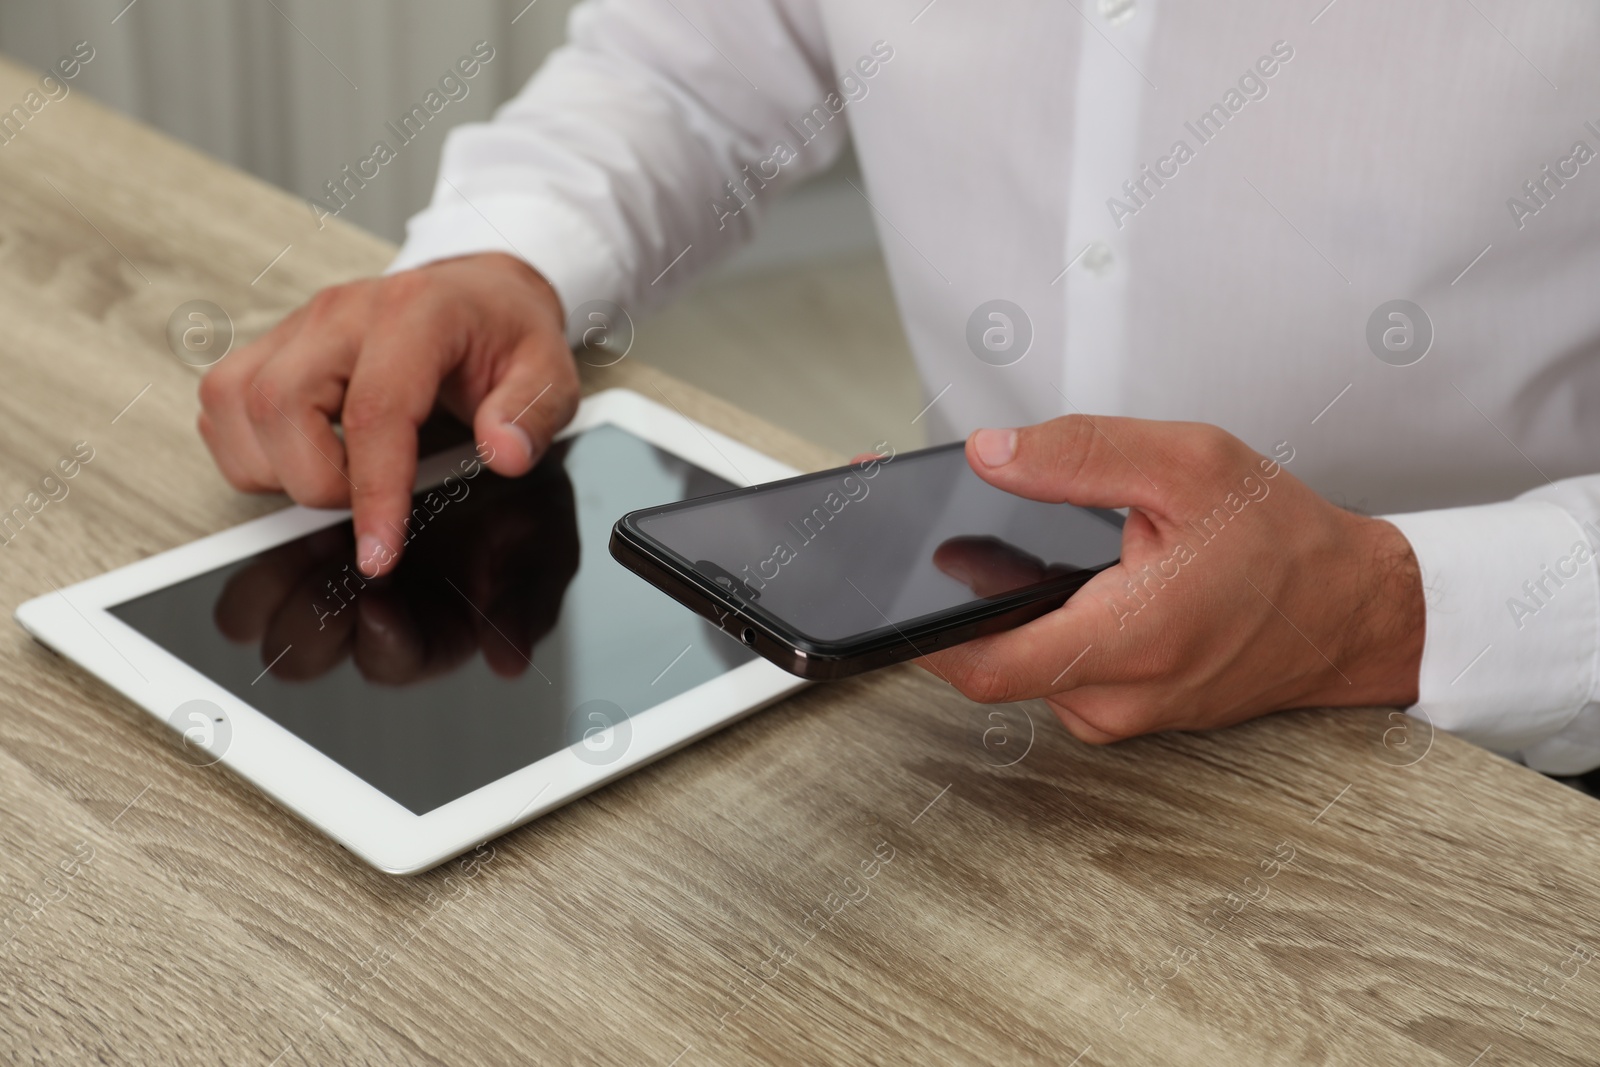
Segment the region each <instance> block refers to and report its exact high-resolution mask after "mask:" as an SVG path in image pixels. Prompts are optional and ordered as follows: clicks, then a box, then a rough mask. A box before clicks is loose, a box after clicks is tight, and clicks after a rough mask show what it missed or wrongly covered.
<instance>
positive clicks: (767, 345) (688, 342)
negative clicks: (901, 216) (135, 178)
mask: <svg viewBox="0 0 1600 1067" xmlns="http://www.w3.org/2000/svg"><path fill="white" fill-rule="evenodd" d="M574 6H576V0H533V2H531V3H530V2H529V0H432V2H429V0H342V2H340V3H327V2H324V0H132V2H131V3H130V2H129V0H51V2H45V0H0V54H3V55H4V56H5V57H7V58H9V59H11V60H12V61H14V62H17V63H20V64H23V65H25V66H28V67H32V68H34V69H43V68H45V67H48V66H49V65H50V64H52V63H53V62H55V60H56V59H57V58H59V57H60V56H61V55H63V54H66V53H68V52H70V51H71V48H72V46H73V44H75V43H76V42H78V41H85V40H86V41H88V42H89V43H90V44H91V45H93V47H94V49H95V58H94V61H93V62H92V63H90V64H88V65H87V66H85V67H84V68H83V73H82V74H81V75H80V76H79V77H78V78H77V79H76V80H75V81H74V82H73V83H72V89H73V91H74V92H79V91H81V92H84V93H86V94H88V95H90V96H92V97H94V98H95V99H97V100H98V101H100V102H101V103H103V104H106V105H108V106H110V107H112V108H114V109H116V110H118V111H121V112H123V113H125V114H127V115H130V116H132V117H134V118H137V119H139V120H141V121H143V122H145V123H147V124H149V125H151V126H154V127H156V128H157V129H160V130H162V131H164V132H165V133H167V134H169V135H171V136H172V137H175V138H177V139H179V140H182V141H185V142H187V143H189V144H190V145H193V146H194V147H196V148H198V149H200V150H201V151H203V152H206V153H207V154H209V155H212V156H214V157H216V158H218V159H221V160H223V161H225V162H227V163H230V164H232V165H233V166H235V167H238V168H239V169H241V170H244V171H247V172H249V173H251V174H253V175H255V176H257V177H259V178H261V179H263V180H265V181H267V182H270V183H272V184H273V185H276V186H278V187H280V188H282V189H285V190H287V191H288V192H290V193H293V194H294V195H296V196H300V197H311V196H313V195H319V194H321V190H322V186H323V183H324V182H327V181H329V180H330V179H331V178H333V177H334V176H335V175H336V174H337V173H338V172H339V170H340V168H342V167H344V166H345V165H346V164H349V163H352V162H353V161H354V160H356V159H357V158H360V156H363V155H365V154H366V152H367V150H368V149H369V148H370V146H371V144H372V142H373V141H374V140H375V139H377V138H378V137H379V136H381V135H382V134H383V127H384V124H385V123H386V122H389V121H391V120H392V119H394V118H395V116H397V115H399V114H401V113H403V112H404V111H406V110H407V109H409V108H410V107H411V106H412V105H413V104H414V103H416V101H417V100H418V99H420V98H421V96H422V95H423V94H424V93H425V92H426V91H427V90H428V88H430V87H431V86H432V85H434V83H436V82H437V81H438V79H439V77H440V75H441V74H443V73H444V72H445V71H446V69H447V68H448V67H450V66H451V64H453V63H454V62H455V61H456V59H457V58H458V57H460V56H462V55H465V54H467V53H468V52H469V51H470V50H471V47H472V45H473V44H475V43H476V42H478V41H487V42H489V44H491V45H492V46H493V47H494V49H495V57H494V60H493V62H491V63H489V64H488V65H486V66H485V67H484V68H483V71H482V73H481V74H480V75H479V76H478V77H477V78H475V79H474V80H473V81H472V82H471V83H469V84H470V88H471V91H470V93H469V95H468V96H467V97H466V98H465V99H463V100H461V101H459V102H452V103H451V104H450V105H449V106H448V107H447V108H446V109H445V110H444V111H443V112H441V113H440V115H439V116H438V118H437V119H435V120H434V121H432V122H430V123H429V124H428V125H427V127H426V128H425V129H424V130H423V131H422V133H421V134H420V136H418V137H417V139H416V140H414V141H413V142H411V143H410V144H409V145H408V146H407V148H406V150H405V151H402V152H400V153H399V156H398V158H396V159H395V160H394V162H392V163H390V164H388V165H386V166H385V167H384V168H383V171H382V174H381V175H380V178H379V179H378V180H375V181H373V182H371V183H370V184H369V186H368V187H367V188H366V189H363V190H362V192H361V196H359V197H357V198H356V199H354V200H353V201H352V203H351V205H350V207H349V208H348V209H347V210H345V211H343V212H342V213H341V214H340V218H342V219H344V220H345V221H348V222H351V223H352V224H354V225H357V226H360V227H363V228H365V229H367V230H369V231H371V232H373V233H375V234H377V235H379V236H381V237H383V238H385V239H387V240H390V241H393V242H396V243H398V242H399V241H400V240H401V239H402V237H403V236H404V233H405V220H406V219H407V218H408V217H409V216H410V215H411V214H413V213H414V212H416V211H417V210H419V209H420V208H421V207H422V206H423V205H424V204H426V203H427V200H428V197H429V194H430V192H431V191H432V188H433V183H434V176H435V172H436V170H437V167H438V162H439V150H440V146H441V145H442V143H443V138H444V134H445V131H446V130H447V129H448V128H449V127H450V126H452V125H455V124H457V123H461V122H478V121H483V120H486V119H488V118H489V117H490V115H491V114H492V113H493V111H494V109H495V108H496V107H498V106H499V105H500V104H501V103H502V102H504V101H505V100H506V99H508V98H509V97H511V96H512V95H514V94H515V93H516V92H517V90H518V89H520V88H521V87H522V85H523V84H524V83H525V82H526V81H527V79H528V78H529V77H530V76H531V75H532V74H533V72H534V71H535V70H536V69H538V67H539V64H540V63H541V62H543V60H544V58H545V56H546V55H548V54H549V53H550V51H551V50H553V49H555V48H557V47H559V46H560V45H561V43H562V42H563V40H564V39H565V35H566V20H567V15H568V13H569V12H570V11H571V9H572V8H573V7H574ZM854 173H855V162H854V159H853V157H852V156H851V155H850V154H849V153H846V156H845V158H844V159H842V160H841V161H840V163H839V165H838V166H836V167H834V168H833V170H832V171H830V172H829V173H827V174H825V175H822V176H821V177H819V178H817V179H816V180H814V181H812V182H810V183H809V184H807V185H806V186H803V187H801V188H800V189H798V190H796V191H795V192H794V193H793V194H792V195H790V196H789V197H788V198H786V199H785V200H782V201H779V202H778V203H777V204H776V205H775V206H774V208H773V210H772V211H771V213H770V214H769V215H768V216H767V219H766V224H765V226H764V227H763V228H762V231H761V232H760V233H759V234H758V235H757V238H756V240H755V241H754V242H753V243H752V244H750V245H748V246H746V247H745V248H744V249H743V250H742V251H741V252H739V253H738V254H737V255H736V256H735V257H733V258H732V259H730V260H728V261H726V262H724V263H723V264H722V265H720V266H719V267H717V268H715V269H714V270H713V271H712V272H710V273H709V274H707V275H706V276H704V277H702V278H701V279H700V280H699V282H698V283H697V285H696V286H695V287H694V288H693V289H692V290H691V291H690V292H689V293H688V294H687V296H686V298H685V299H683V300H680V301H679V302H677V303H675V304H674V305H672V306H671V307H669V308H668V309H666V310H665V311H663V312H661V313H659V314H657V315H656V316H655V317H653V318H652V319H651V320H649V321H647V322H643V323H640V324H639V333H638V341H637V342H636V345H635V348H634V351H633V357H636V358H639V359H642V360H644V361H646V362H650V363H653V364H655V365H658V366H660V367H662V368H663V369H665V370H667V371H669V372H671V373H674V374H676V375H678V376H679V377H681V378H684V379H685V380H687V381H690V382H692V383H693V384H695V385H698V386H700V387H701V388H704V389H707V390H708V391H711V392H714V393H717V394H718V395H721V396H724V397H726V398H728V399H729V400H732V401H733V402H735V403H738V404H740V405H741V406H744V407H746V408H747V409H749V410H751V411H753V412H755V413H756V414H759V415H762V416H763V417H765V418H767V419H769V420H770V421H773V422H775V423H778V424H780V425H783V426H786V427H788V428H789V429H792V430H794V431H796V432H798V433H800V434H801V435H803V436H805V437H807V438H809V439H810V440H813V441H816V442H817V443H818V444H822V445H826V446H828V447H830V448H833V449H834V450H836V451H838V452H841V453H844V454H846V455H852V454H855V453H857V452H860V451H862V450H864V449H865V448H867V447H868V446H869V445H870V444H871V443H872V442H873V441H874V440H877V439H879V438H880V437H882V436H883V435H884V430H885V428H886V427H885V423H886V419H885V413H894V416H895V417H893V423H894V425H893V426H892V429H893V431H894V435H893V439H894V440H895V441H896V442H897V444H898V443H900V442H904V443H905V446H907V447H912V446H915V445H916V444H918V443H920V441H921V439H920V437H913V436H912V435H913V434H916V433H917V432H918V431H919V430H920V427H921V424H920V423H919V424H916V425H910V424H909V420H910V418H911V417H912V416H913V415H915V414H916V413H917V412H918V411H919V410H920V409H921V408H922V405H923V402H924V400H923V397H922V393H921V388H920V386H919V384H918V381H917V378H916V376H915V371H914V369H913V366H912V363H911V356H910V352H909V350H908V349H907V347H906V342H905V338H904V336H903V334H902V333H901V330H900V325H899V319H898V315H897V312H896V308H895V304H894V299H893V295H892V293H891V291H890V289H889V283H888V279H887V277H886V275H885V274H884V269H883V262H882V258H881V256H880V254H879V252H878V245H877V238H876V231H875V229H874V220H873V217H872V213H871V209H870V208H869V207H868V206H867V203H866V201H865V200H863V199H862V197H861V195H860V194H859V193H857V192H856V191H855V190H854V189H853V188H851V186H850V184H849V182H848V181H847V180H846V179H847V178H848V177H850V176H852V175H853V174H854ZM631 358H632V357H631ZM796 366H804V367H805V368H806V373H805V374H803V375H796V374H792V373H790V372H789V368H793V367H796ZM900 413H904V417H903V418H900V417H898V415H899V414H900Z"/></svg>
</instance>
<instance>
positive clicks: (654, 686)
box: [16, 390, 804, 874]
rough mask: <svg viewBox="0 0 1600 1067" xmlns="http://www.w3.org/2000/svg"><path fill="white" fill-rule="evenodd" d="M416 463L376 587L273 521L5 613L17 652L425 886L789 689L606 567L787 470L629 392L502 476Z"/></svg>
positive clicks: (790, 683)
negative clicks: (628, 515)
mask: <svg viewBox="0 0 1600 1067" xmlns="http://www.w3.org/2000/svg"><path fill="white" fill-rule="evenodd" d="M480 459H481V457H480V456H479V455H478V454H477V453H476V452H475V450H474V449H473V446H471V445H465V446H462V447H461V448H459V449H456V450H453V451H450V452H446V453H443V454H440V455H436V456H431V457H429V458H427V459H425V460H424V461H423V462H422V464H421V467H420V469H419V473H418V478H417V491H416V495H415V497H414V498H413V511H412V514H411V517H410V518H409V519H408V520H407V522H406V524H405V527H404V529H403V530H401V529H398V528H397V530H396V540H399V539H400V537H401V536H404V538H405V541H406V549H405V553H404V555H403V556H402V559H401V562H400V564H399V566H398V567H396V568H395V570H394V571H393V572H391V573H390V574H388V575H385V576H384V577H383V578H380V579H367V578H365V577H364V575H363V574H362V572H361V569H360V568H359V567H357V566H356V560H355V556H354V540H353V535H352V532H351V524H350V521H349V512H348V511H325V510H313V509H309V508H301V507H291V508H288V509H286V510H284V511H280V512H277V513H275V514H272V515H268V516H265V517H264V518H261V519H257V520H255V521H253V522H248V523H245V524H244V525H242V526H237V527H234V528H233V529H231V530H227V531H224V532H222V533H219V534H216V535H214V536H211V537H207V538H204V539H203V540H200V541H196V542H195V543H193V544H190V545H185V546H183V547H181V548H177V549H174V550H172V551H170V552H164V553H161V554H160V555H157V556H153V557H151V558H149V559H146V560H143V561H141V562H139V563H135V564H133V565H131V566H128V567H123V568H121V569H120V570H116V571H112V572H111V573H109V574H104V575H101V576H100V577H98V578H92V579H90V580H89V581H86V582H81V583H79V584H77V585H73V586H70V587H67V588H58V589H55V590H53V591H51V592H49V593H47V594H45V595H43V596H40V597H38V598H37V599H34V600H30V601H28V602H27V603H26V604H23V605H22V606H21V607H20V608H18V609H17V613H16V618H17V621H18V622H19V623H20V624H21V625H22V626H23V628H24V629H26V630H27V631H28V632H29V633H30V634H32V635H33V636H34V637H35V638H37V639H38V640H39V641H41V642H43V643H44V644H45V645H47V646H49V647H50V648H52V649H54V650H55V651H57V652H59V653H60V654H61V655H63V656H65V657H67V658H68V659H71V660H72V661H74V662H75V663H78V664H79V665H81V666H83V667H84V668H85V669H87V670H88V671H90V672H91V673H92V674H94V675H96V676H97V677H99V678H100V679H102V680H103V681H105V682H106V683H107V684H109V685H110V686H112V687H113V688H114V689H117V690H118V691H120V692H121V693H123V694H124V695H126V696H127V697H129V698H130V699H131V700H133V701H134V702H135V703H137V704H138V705H140V706H141V707H143V708H144V709H145V710H146V711H148V712H150V713H151V714H152V715H155V716H156V717H157V718H159V719H161V720H163V721H164V722H167V723H169V724H170V725H172V726H173V728H174V730H175V736H177V737H179V738H180V739H181V744H180V745H179V747H178V751H179V752H180V753H182V754H183V755H184V757H185V758H187V759H188V761H189V762H191V763H193V764H196V765H206V764H210V763H215V762H220V763H223V764H225V765H227V766H228V767H229V768H231V769H232V770H234V771H235V772H237V773H238V774H240V775H242V776H243V777H245V778H246V779H248V780H250V781H251V782H252V783H254V784H255V785H256V786H258V787H259V788H260V789H262V790H263V791H264V792H266V793H267V794H269V795H270V796H272V797H273V798H275V799H276V800H277V801H278V802H279V803H281V804H282V805H283V806H285V807H287V808H288V809H289V810H291V811H293V812H295V813H296V814H298V815H300V816H301V817H302V818H304V819H305V820H306V821H307V822H309V823H311V824H312V825H313V826H315V827H317V828H318V829H320V830H322V831H323V832H324V833H326V834H328V836H330V837H332V838H333V839H334V840H335V841H338V842H339V843H340V844H342V845H344V846H345V847H347V848H348V849H350V850H351V851H352V852H354V853H355V854H356V855H358V856H360V857H361V858H362V859H364V860H366V861H367V862H368V863H370V864H372V865H373V866H375V867H377V868H379V869H380V870H383V871H387V872H390V873H393V874H410V873H416V872H419V871H423V870H426V869H428V868H429V867H432V866H434V865H436V864H438V863H441V862H443V861H444V860H447V859H449V858H451V857H453V856H455V855H457V854H459V853H461V852H464V851H466V850H467V849H470V848H472V847H474V846H476V845H478V844H480V843H481V842H483V841H485V840H487V839H488V838H490V837H493V836H495V835H497V834H501V833H504V832H505V831H507V830H509V829H511V828H512V827H514V826H517V825H520V824H521V823H524V822H527V821H529V820H531V819H534V818H536V817H538V816H539V815H541V814H543V813H544V812H547V811H550V810H551V809H552V808H556V807H559V806H560V805H562V804H564V803H566V802H567V801H569V800H572V799H574V798H576V797H578V796H581V795H582V794H584V793H586V792H588V791H589V790H591V789H595V788H597V787H598V786H600V785H603V784H604V783H606V782H608V781H611V780H612V779H614V778H617V777H619V776H621V775H623V774H626V773H627V772H628V771H630V770H632V769H634V768H635V767H638V766H640V765H641V764H644V763H647V762H649V761H650V760H653V759H656V758H657V757H659V756H662V755H664V754H666V753H668V752H670V751H672V750H673V749H675V748H678V747H680V746H682V745H685V744H687V743H689V742H691V741H693V740H695V739H696V738H699V737H702V736H704V735H706V734H708V733H710V732H711V731H713V730H716V729H718V728H719V727H722V726H725V725H727V724H728V723H730V722H732V721H734V720H735V719H738V718H740V717H742V716H744V715H747V714H749V713H750V712H752V711H755V710H756V709H758V708H761V707H763V706H765V705H766V704H769V703H771V702H773V701H775V700H777V699H779V698H781V697H783V696H785V695H786V694H788V693H790V692H793V691H794V690H795V689H797V688H799V687H800V686H801V685H803V684H804V683H803V682H801V681H800V680H799V679H796V678H794V677H793V676H791V675H789V674H787V673H785V672H784V671H782V670H779V669H778V668H777V667H774V666H772V665H771V664H770V663H768V662H766V661H765V660H762V659H759V658H757V657H756V656H755V655H754V654H753V653H751V652H750V651H749V650H748V649H746V648H744V647H743V646H742V645H741V644H739V642H738V641H737V639H735V638H733V637H730V636H729V635H727V634H725V633H722V632H720V631H719V630H718V629H717V628H716V627H714V626H713V625H712V624H710V623H709V622H706V621H704V620H701V619H699V618H697V617H696V616H694V615H693V614H691V613H690V612H687V611H685V610H683V608H681V607H680V606H678V605H677V604H676V603H674V602H673V601H672V600H671V599H670V598H668V597H667V596H666V595H665V594H664V593H661V592H659V591H658V590H656V589H655V588H654V587H652V586H651V585H649V584H648V583H646V582H644V581H642V580H640V579H639V578H637V577H635V576H634V575H632V574H630V573H629V572H628V571H627V570H626V569H624V568H623V567H622V566H621V565H620V564H618V563H616V562H615V561H614V560H612V558H611V557H610V554H609V553H608V552H607V548H606V542H607V539H608V537H609V536H610V533H611V527H612V524H613V523H614V522H615V521H616V520H617V518H618V517H619V516H621V515H622V514H623V513H625V512H628V511H631V510H634V509H636V508H640V507H647V506H650V505H654V504H661V503H665V502H668V501H672V500H682V499H688V498H691V497H694V496H699V495H704V494H707V493H713V492H720V491H724V490H727V489H731V488H735V487H738V486H742V485H748V484H751V483H753V482H757V481H767V480H770V479H773V478H781V477H786V476H789V475H791V474H793V473H794V471H793V470H792V469H791V468H789V467H786V466H785V465H783V464H781V463H778V462H777V461H775V460H773V459H771V458H769V457H767V456H764V455H762V454H760V453H758V452H756V451H754V450H753V449H750V448H748V447H746V446H744V445H742V444H740V443H738V442H737V441H734V440H732V439H731V438H728V437H725V436H723V435H722V434H719V433H717V432H716V431H714V430H711V429H709V428H707V427H704V426H700V425H698V424H696V423H694V422H692V421H690V420H689V419H688V418H686V417H685V416H684V415H682V414H680V413H679V412H677V411H674V410H672V409H671V408H665V407H662V406H660V405H658V404H656V403H654V402H652V401H650V400H647V399H646V398H644V397H642V396H639V395H638V394H635V393H631V392H627V391H624V390H610V391H607V392H604V393H599V394H597V395H595V396H591V397H589V398H587V399H586V400H584V401H583V403H582V405H581V406H580V408H579V411H578V415H577V418H576V419H575V420H574V421H573V422H572V424H571V425H570V426H569V427H568V428H567V429H566V431H565V432H563V433H562V435H561V436H560V437H559V438H557V441H556V443H555V444H554V445H553V446H552V448H551V450H550V452H549V454H548V455H547V456H546V457H545V458H544V460H543V461H542V462H541V463H540V464H539V465H538V467H536V468H535V469H534V470H533V471H532V472H530V473H529V474H528V475H526V476H524V477H522V478H515V479H508V478H501V477H499V476H498V475H496V474H494V473H493V472H491V471H490V470H488V469H487V468H486V467H484V466H483V464H482V462H480Z"/></svg>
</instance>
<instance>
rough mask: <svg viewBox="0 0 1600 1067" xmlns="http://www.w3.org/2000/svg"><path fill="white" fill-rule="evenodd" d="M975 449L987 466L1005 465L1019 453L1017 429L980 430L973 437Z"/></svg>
mask: <svg viewBox="0 0 1600 1067" xmlns="http://www.w3.org/2000/svg"><path fill="white" fill-rule="evenodd" d="M972 447H973V450H974V451H976V452H977V453H978V458H979V459H981V460H983V465H984V466H985V467H1004V466H1005V465H1006V464H1007V463H1010V462H1011V461H1012V459H1014V458H1015V457H1016V454H1017V431H1015V430H979V431H978V432H977V433H976V434H974V435H973V438H972Z"/></svg>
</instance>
